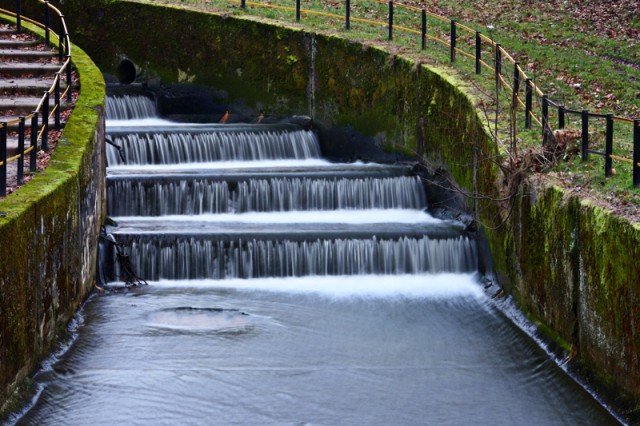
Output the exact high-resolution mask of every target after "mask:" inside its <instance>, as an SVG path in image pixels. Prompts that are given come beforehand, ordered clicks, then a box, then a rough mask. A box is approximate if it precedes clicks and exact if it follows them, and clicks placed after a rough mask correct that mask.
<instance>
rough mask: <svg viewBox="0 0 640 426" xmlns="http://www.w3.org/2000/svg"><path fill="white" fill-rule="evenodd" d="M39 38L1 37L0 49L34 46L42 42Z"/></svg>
mask: <svg viewBox="0 0 640 426" xmlns="http://www.w3.org/2000/svg"><path fill="white" fill-rule="evenodd" d="M40 43H41V42H40V41H38V40H18V39H0V49H11V48H18V49H19V48H23V47H32V46H36V45H38V44H40Z"/></svg>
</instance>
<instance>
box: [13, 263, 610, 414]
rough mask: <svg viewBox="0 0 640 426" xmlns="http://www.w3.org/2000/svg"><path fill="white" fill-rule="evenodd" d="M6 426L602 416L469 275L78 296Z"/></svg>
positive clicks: (227, 284)
mask: <svg viewBox="0 0 640 426" xmlns="http://www.w3.org/2000/svg"><path fill="white" fill-rule="evenodd" d="M83 315H84V325H83V326H82V327H81V328H80V330H79V337H78V339H77V341H76V342H75V344H74V345H73V346H72V348H71V349H70V350H69V351H68V353H66V354H65V355H64V356H63V357H62V358H61V359H60V360H59V362H58V363H57V364H55V366H54V368H53V369H52V370H50V371H46V372H43V373H41V374H39V376H38V377H37V381H38V382H39V383H41V384H42V385H44V391H43V392H42V395H41V397H40V399H39V400H38V402H37V404H36V405H35V407H34V408H33V409H31V410H30V411H29V412H28V413H27V415H26V416H25V417H24V418H23V419H22V420H21V421H20V423H21V424H43V425H58V424H87V425H88V424H91V425H102V424H105V425H106V424H194V425H195V424H305V423H310V424H350V425H351V424H353V425H360V424H371V425H390V424H393V425H399V424H438V425H439V424H472V423H473V424H492V425H493V424H504V425H507V424H508V425H513V424H527V425H542V424H544V425H548V424H612V423H614V422H613V420H612V419H611V418H610V417H609V416H608V414H607V413H606V412H605V411H604V409H603V408H602V407H601V406H600V405H599V404H598V403H597V402H596V401H595V400H593V399H592V398H591V397H590V396H589V395H588V394H587V393H586V392H585V391H584V390H583V389H581V388H580V387H579V386H577V385H576V384H575V383H574V382H573V381H572V379H571V378H569V377H568V376H567V375H565V374H564V373H563V372H562V371H561V370H560V369H559V368H558V367H557V366H556V365H555V363H554V362H553V361H552V360H550V359H548V357H547V356H546V355H545V353H544V352H543V351H542V350H541V349H540V348H539V347H537V346H536V345H535V344H534V343H533V342H532V341H531V339H529V338H528V337H527V336H525V335H524V333H522V332H521V331H520V330H519V329H517V328H516V327H515V326H514V325H513V324H512V323H511V322H509V321H508V320H506V319H505V318H504V317H503V316H502V314H500V313H499V312H498V311H497V310H496V309H495V308H493V307H492V305H491V303H490V302H489V301H488V300H487V299H486V297H485V296H484V294H483V292H482V290H481V288H480V287H479V285H478V284H477V283H476V282H475V276H474V275H472V274H441V275H435V276H433V275H401V276H348V277H347V276H343V277H303V278H287V279H278V278H268V279H252V280H240V279H237V280H220V281H213V280H203V281H161V282H156V283H152V285H150V286H148V287H143V288H139V289H136V290H134V291H131V292H128V293H126V294H113V295H107V296H101V297H94V298H93V299H92V300H90V301H89V303H88V304H87V306H86V307H85V309H84V313H83Z"/></svg>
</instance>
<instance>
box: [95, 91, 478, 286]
mask: <svg viewBox="0 0 640 426" xmlns="http://www.w3.org/2000/svg"><path fill="white" fill-rule="evenodd" d="M126 99H127V98H119V99H117V101H124V100H126ZM128 100H129V101H130V102H131V104H132V105H133V106H131V107H128V106H123V105H120V104H119V107H118V108H117V109H116V110H117V112H118V114H120V113H121V112H122V111H135V112H131V114H132V115H131V116H130V117H131V118H137V117H139V112H138V111H137V107H136V108H134V106H137V105H139V104H140V103H144V102H146V101H143V102H138V101H135V102H134V101H133V100H132V99H128ZM115 117H117V118H118V119H121V118H122V115H116V116H115ZM110 118H111V117H110ZM118 123H119V124H118V125H116V126H115V127H110V128H109V136H110V137H111V140H112V141H113V145H108V146H107V158H108V165H109V170H118V169H119V168H122V167H123V166H124V167H127V168H130V167H135V166H138V167H139V169H137V170H136V169H133V170H130V172H129V173H128V174H127V175H124V176H123V175H117V174H115V175H112V174H111V173H110V174H109V177H108V181H107V195H108V203H107V204H108V206H109V207H108V211H109V214H110V215H111V216H112V217H114V219H115V220H116V221H117V222H118V223H119V224H120V226H119V227H114V228H113V229H111V232H113V233H114V235H116V236H117V237H118V238H119V240H121V241H124V242H125V243H126V245H127V247H129V249H130V251H131V253H130V254H131V259H132V261H133V262H134V266H135V268H136V271H138V273H139V274H140V275H141V277H142V278H144V279H146V280H153V281H157V280H159V279H163V280H166V279H171V280H184V279H214V280H218V279H233V278H245V279H250V278H264V277H300V276H313V275H377V274H383V275H389V274H396V275H405V274H424V273H442V272H456V273H459V272H473V271H475V270H476V268H477V266H476V264H477V255H476V245H475V241H473V240H470V239H469V238H468V237H466V236H464V235H463V233H462V228H459V227H456V226H453V225H452V224H451V223H447V222H444V221H439V220H437V219H434V218H431V217H430V216H429V215H428V214H427V213H422V212H421V211H423V210H424V209H425V208H426V207H427V200H426V197H425V193H424V188H423V187H422V183H421V182H420V180H419V179H418V178H417V177H413V176H410V175H409V168H408V167H405V168H404V169H402V168H400V169H398V167H397V166H394V167H391V168H389V170H385V167H384V166H380V167H379V168H378V169H377V170H373V169H369V170H368V171H365V172H364V173H359V174H358V175H355V176H354V175H353V170H350V171H349V170H348V171H341V170H337V171H334V172H332V173H330V175H327V174H325V175H320V176H319V175H317V173H318V170H322V169H323V168H324V167H323V165H322V163H321V164H320V165H316V166H314V168H313V169H310V168H307V167H305V166H304V160H309V159H316V160H321V153H320V145H319V142H318V139H317V136H316V135H315V133H314V132H312V131H310V130H304V129H302V128H300V127H297V126H295V125H285V124H277V125H274V124H270V125H250V124H231V125H219V124H209V125H194V124H183V125H182V124H177V123H163V122H159V123H158V125H156V126H148V125H145V126H133V127H127V126H126V125H123V124H122V123H123V122H122V121H119V122H118ZM116 147H119V149H118V148H116ZM118 151H120V152H118ZM274 160H275V161H295V160H300V163H298V167H297V169H295V170H293V171H292V170H290V169H287V170H284V169H283V168H280V167H278V166H273V165H272V164H271V163H269V161H274ZM234 163H235V164H237V165H238V169H237V173H236V176H235V177H234V178H231V179H228V178H225V176H224V173H222V172H223V171H222V170H221V171H220V172H218V173H216V170H217V169H218V167H219V165H220V164H226V165H229V164H234ZM191 164H198V165H199V168H200V169H199V170H195V171H192V172H191V173H190V174H188V175H185V174H184V173H176V168H179V169H181V170H184V169H185V168H188V166H189V165H191ZM247 164H249V165H262V166H264V167H263V168H262V169H261V170H260V172H259V173H252V172H251V171H250V169H251V167H249V168H245V167H246V166H247ZM149 166H153V167H154V169H153V173H151V174H150V173H149V171H147V170H146V167H149ZM344 166H345V167H346V166H349V165H344ZM326 167H327V168H330V167H335V165H330V164H329V163H327V166H326ZM350 167H354V166H350ZM355 167H357V165H355ZM327 170H328V169H327ZM254 174H255V176H253V175H254ZM329 176H330V177H329ZM313 211H322V212H324V213H323V215H322V216H319V215H318V216H313V217H315V218H316V220H317V222H318V223H309V222H308V218H309V217H311V216H309V215H308V214H307V213H309V212H313ZM408 211H413V212H415V215H416V219H417V223H415V224H413V225H408V224H404V223H400V222H398V221H402V220H403V219H401V218H402V217H404V216H403V215H405V216H406V212H408ZM257 212H258V213H262V215H261V216H255V215H254V216H250V215H249V214H251V213H257ZM279 212H290V213H291V215H289V216H286V217H287V218H289V220H290V221H291V223H290V224H288V225H286V226H283V225H282V224H277V223H276V222H278V217H279V216H278V214H279ZM225 215H226V216H225ZM228 215H231V216H228ZM234 215H236V216H234ZM180 216H182V217H184V219H183V220H182V221H181V220H180ZM194 216H197V221H194V220H193V219H194ZM368 216H369V217H379V218H380V219H379V220H378V221H377V223H376V222H373V223H371V222H370V221H368ZM158 217H160V218H161V217H165V218H166V219H165V220H164V221H161V220H157V219H156V218H158ZM246 218H251V219H249V221H247V219H246ZM358 218H362V219H361V220H358ZM427 219H428V220H427ZM220 220H223V221H224V222H220ZM185 221H186V222H185ZM255 221H258V222H255ZM300 221H303V222H304V223H301V222H300ZM427 221H428V222H429V223H428V224H427V223H423V224H422V225H421V224H420V222H427ZM324 222H326V224H325V223H324ZM359 222H362V223H359ZM184 223H188V225H185V224H184ZM367 223H368V224H367ZM394 223H397V225H394ZM234 235H235V236H234ZM257 235H259V236H260V237H259V238H256V236H257ZM117 272H118V271H117V270H116V273H117Z"/></svg>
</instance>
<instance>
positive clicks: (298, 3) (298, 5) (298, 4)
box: [296, 0, 348, 22]
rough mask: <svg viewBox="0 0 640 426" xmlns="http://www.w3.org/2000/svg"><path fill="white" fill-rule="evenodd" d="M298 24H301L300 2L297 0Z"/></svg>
mask: <svg viewBox="0 0 640 426" xmlns="http://www.w3.org/2000/svg"><path fill="white" fill-rule="evenodd" d="M347 1H348V0H347ZM296 22H300V0H296Z"/></svg>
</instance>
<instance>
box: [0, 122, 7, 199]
mask: <svg viewBox="0 0 640 426" xmlns="http://www.w3.org/2000/svg"><path fill="white" fill-rule="evenodd" d="M0 162H2V165H1V166H0V197H4V196H5V195H7V123H0Z"/></svg>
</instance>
